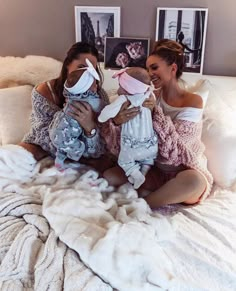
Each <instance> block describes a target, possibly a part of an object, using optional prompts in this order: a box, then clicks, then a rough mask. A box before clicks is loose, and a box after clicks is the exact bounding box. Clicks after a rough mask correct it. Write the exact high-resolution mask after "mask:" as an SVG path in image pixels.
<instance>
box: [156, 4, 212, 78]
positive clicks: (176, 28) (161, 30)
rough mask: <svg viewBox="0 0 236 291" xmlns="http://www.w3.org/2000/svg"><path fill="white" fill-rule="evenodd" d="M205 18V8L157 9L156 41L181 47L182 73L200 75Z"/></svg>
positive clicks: (202, 59)
mask: <svg viewBox="0 0 236 291" xmlns="http://www.w3.org/2000/svg"><path fill="white" fill-rule="evenodd" d="M207 16H208V9H207V8H206V9H205V8H157V22H156V40H159V39H162V38H167V39H172V40H175V41H178V42H179V43H180V44H181V45H182V46H183V50H184V56H185V67H184V72H189V73H198V74H202V71H203V62H204V51H205V41H206V30H207Z"/></svg>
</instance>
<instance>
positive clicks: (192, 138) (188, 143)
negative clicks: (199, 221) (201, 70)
mask: <svg viewBox="0 0 236 291" xmlns="http://www.w3.org/2000/svg"><path fill="white" fill-rule="evenodd" d="M183 65H184V55H183V50H182V47H181V46H180V45H179V44H178V43H177V42H175V41H170V40H166V39H164V40H161V41H159V42H157V43H156V44H155V47H154V50H153V52H152V53H151V55H150V56H149V57H148V59H147V62H146V66H147V70H148V73H149V75H150V77H151V79H152V81H153V84H154V86H155V88H156V89H159V90H155V91H154V92H155V94H156V104H155V106H154V108H153V106H150V103H147V102H148V100H146V101H145V102H144V103H143V106H148V107H149V108H150V109H153V113H152V116H153V126H154V130H155V132H156V134H157V136H158V138H159V140H158V149H159V152H158V156H157V159H156V164H155V166H154V167H152V169H151V170H150V171H149V172H148V173H147V175H146V180H145V183H144V184H143V185H142V186H141V187H140V188H139V189H138V190H139V194H140V195H141V196H143V197H144V196H145V199H146V201H147V203H148V204H149V205H150V206H151V207H158V206H162V205H166V204H174V203H187V204H194V203H197V202H199V201H200V200H204V199H205V198H206V197H207V196H208V195H209V193H210V190H211V186H212V180H213V179H212V176H211V174H210V173H209V171H208V170H207V167H206V158H205V156H204V154H203V150H204V147H203V144H202V142H201V129H202V122H201V120H202V113H203V108H202V107H203V102H202V98H201V97H200V96H199V95H196V94H193V93H190V92H187V91H185V90H184V89H182V88H180V86H179V84H178V79H179V78H180V76H181V75H182V72H183ZM150 101H151V100H150V99H149V102H150ZM147 104H148V105H147ZM128 106H129V104H126V105H124V106H123V108H121V110H120V112H119V113H118V114H117V116H116V117H115V118H113V121H110V122H109V124H108V125H107V127H108V129H109V135H108V134H106V135H104V137H105V139H106V141H107V143H108V148H110V150H111V152H113V153H114V154H117V149H118V141H119V138H120V125H121V124H123V123H125V122H127V120H129V119H132V118H133V117H134V116H136V115H137V114H138V108H131V109H129V108H128ZM135 110H137V111H135ZM127 114H130V115H129V117H127ZM131 114H132V115H131ZM114 141H116V143H115V142H114ZM104 177H105V178H107V179H108V180H109V182H110V183H111V184H113V185H116V186H118V185H121V184H123V183H125V182H127V177H126V176H125V173H124V171H123V170H122V169H121V168H119V167H114V168H112V169H109V170H107V171H105V173H104Z"/></svg>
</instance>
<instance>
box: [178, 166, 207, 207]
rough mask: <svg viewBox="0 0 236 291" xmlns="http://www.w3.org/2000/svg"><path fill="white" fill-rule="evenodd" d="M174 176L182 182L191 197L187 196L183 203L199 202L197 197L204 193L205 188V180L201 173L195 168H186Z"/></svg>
mask: <svg viewBox="0 0 236 291" xmlns="http://www.w3.org/2000/svg"><path fill="white" fill-rule="evenodd" d="M176 178H177V179H178V180H181V181H180V182H181V183H183V184H184V187H185V188H186V190H187V191H189V193H191V197H189V198H188V199H187V200H186V201H184V203H185V204H195V203H198V202H199V198H200V197H201V195H202V194H203V193H204V191H205V189H206V186H207V185H206V180H205V178H204V177H203V175H202V174H201V173H199V172H198V171H196V170H186V171H183V172H180V173H179V174H178V175H177V176H176Z"/></svg>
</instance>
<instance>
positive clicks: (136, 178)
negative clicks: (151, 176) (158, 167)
mask: <svg viewBox="0 0 236 291" xmlns="http://www.w3.org/2000/svg"><path fill="white" fill-rule="evenodd" d="M128 180H129V182H131V181H133V182H131V183H132V184H134V189H138V188H139V187H140V186H141V185H142V184H143V183H144V181H145V176H144V175H143V174H142V173H141V172H140V171H139V170H138V169H136V170H134V171H133V173H131V175H130V176H129V177H128Z"/></svg>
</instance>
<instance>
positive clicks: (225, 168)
mask: <svg viewBox="0 0 236 291" xmlns="http://www.w3.org/2000/svg"><path fill="white" fill-rule="evenodd" d="M224 96H225V93H222V98H221V97H219V94H218V93H217V92H216V91H214V90H213V88H212V90H211V93H210V95H209V98H208V101H207V103H206V107H205V110H204V122H203V132H202V141H203V143H204V144H205V146H206V150H205V154H206V157H207V159H208V168H209V170H210V172H211V173H212V175H213V178H214V181H215V183H216V184H217V185H219V186H221V187H223V188H225V187H226V188H230V187H232V186H233V184H234V183H235V182H236V111H235V110H233V109H232V108H233V106H232V104H233V103H234V104H235V105H236V100H234V99H233V96H232V98H231V99H230V100H228V102H230V104H231V106H229V105H227V104H226V103H225V102H224V101H223V100H224ZM235 97H236V96H235ZM235 99H236V98H235ZM234 108H236V106H235V107H234Z"/></svg>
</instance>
